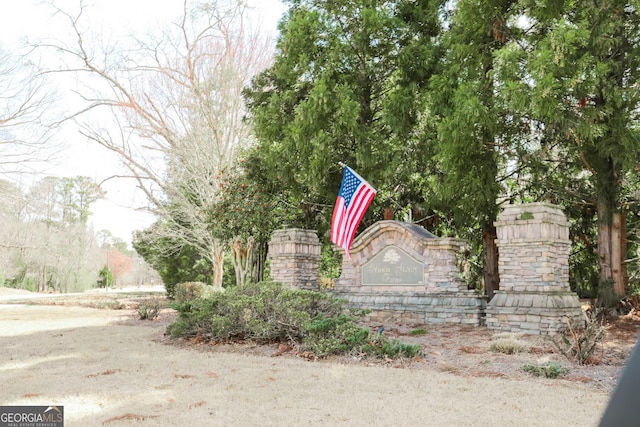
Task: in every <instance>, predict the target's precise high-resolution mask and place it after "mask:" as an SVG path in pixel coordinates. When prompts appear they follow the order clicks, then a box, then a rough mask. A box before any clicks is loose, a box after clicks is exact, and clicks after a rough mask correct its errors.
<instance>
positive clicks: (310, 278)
mask: <svg viewBox="0 0 640 427" xmlns="http://www.w3.org/2000/svg"><path fill="white" fill-rule="evenodd" d="M320 252H321V245H320V240H318V235H317V234H316V232H315V231H313V230H303V229H300V228H290V229H286V230H276V231H274V232H273V235H272V236H271V241H270V242H269V252H268V255H267V258H268V259H269V261H270V262H271V278H272V279H273V280H274V281H276V282H281V283H286V284H289V285H291V286H292V287H296V288H300V289H312V290H317V289H318V287H319V269H320V257H321V255H320Z"/></svg>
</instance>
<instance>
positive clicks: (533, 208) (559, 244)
mask: <svg viewBox="0 0 640 427" xmlns="http://www.w3.org/2000/svg"><path fill="white" fill-rule="evenodd" d="M495 226H496V229H497V236H498V238H497V240H496V243H497V245H498V251H499V262H498V271H499V273H500V290H499V291H497V292H496V294H495V296H494V297H493V299H492V300H491V301H490V302H489V304H488V306H487V310H486V325H487V327H488V328H489V329H498V330H502V331H513V332H515V331H518V332H526V333H533V334H549V333H554V332H558V331H560V330H562V329H563V328H565V327H566V322H567V320H569V321H570V322H573V323H576V322H579V321H581V320H583V319H584V315H583V312H582V308H581V307H580V301H579V300H578V296H577V295H576V294H575V293H573V292H571V290H570V288H569V251H570V249H571V241H570V240H569V225H568V223H567V219H566V217H565V215H564V214H563V212H562V211H561V210H560V209H559V208H558V207H557V206H555V205H552V204H549V203H529V204H523V205H508V206H507V207H505V209H504V211H503V212H502V213H501V214H500V215H499V217H498V221H497V222H496V223H495Z"/></svg>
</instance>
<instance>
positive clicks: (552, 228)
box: [494, 202, 569, 241]
mask: <svg viewBox="0 0 640 427" xmlns="http://www.w3.org/2000/svg"><path fill="white" fill-rule="evenodd" d="M494 225H495V226H496V234H497V236H498V240H502V241H505V240H509V241H518V240H529V239H534V240H535V239H553V240H569V223H568V221H567V217H566V216H565V214H564V212H562V209H561V208H560V207H559V206H557V205H554V204H551V203H545V202H539V203H524V204H520V205H506V206H505V207H504V210H503V211H502V212H501V213H500V215H498V220H497V221H496V222H495V223H494Z"/></svg>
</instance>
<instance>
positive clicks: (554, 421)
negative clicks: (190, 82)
mask: <svg viewBox="0 0 640 427" xmlns="http://www.w3.org/2000/svg"><path fill="white" fill-rule="evenodd" d="M7 294H15V290H6V289H1V288H0V375H1V377H2V379H3V381H2V383H3V384H4V385H3V387H1V388H0V404H2V405H53V404H57V405H61V406H64V412H65V425H66V426H71V427H72V426H105V425H107V426H132V425H145V426H185V425H190V426H200V425H203V426H204V425H207V426H303V425H308V426H329V425H331V426H334V425H341V426H365V425H366V426H389V425H394V426H425V425H430V426H431V425H432V426H474V427H475V426H507V425H508V426H527V427H529V426H545V427H546V426H581V427H584V426H596V425H597V424H598V421H599V418H600V416H601V414H602V412H603V411H604V409H605V407H606V404H607V401H608V399H609V394H610V392H611V391H612V390H613V388H614V387H615V384H616V381H617V379H618V377H619V375H620V373H621V370H622V369H623V366H624V363H625V360H626V358H627V357H628V355H629V354H630V352H631V350H632V348H633V346H634V345H635V342H636V339H637V337H638V333H639V327H640V320H639V319H640V318H639V317H637V316H634V315H630V316H626V317H621V318H618V319H616V320H615V321H613V322H611V323H610V325H609V326H608V333H607V335H606V338H605V340H604V342H603V344H602V345H601V346H600V347H599V348H598V351H597V362H598V364H597V365H588V366H579V365H577V364H575V363H571V362H569V361H568V360H567V359H566V358H564V357H563V356H562V355H560V354H559V352H558V351H557V349H556V348H555V346H554V345H553V344H552V343H551V342H550V341H549V340H548V339H545V338H543V337H539V336H522V337H517V339H518V340H520V341H523V342H525V343H526V344H527V347H528V351H526V352H523V353H518V354H513V355H507V354H503V353H496V352H494V351H491V350H490V343H491V341H492V340H494V339H495V338H496V333H495V331H489V330H487V329H486V328H475V327H460V326H434V325H384V326H385V331H384V333H385V334H386V335H388V336H392V337H398V338H399V339H401V340H402V341H404V342H415V343H419V344H421V346H422V347H423V355H422V356H421V357H418V358H415V359H411V360H386V361H384V360H383V361H371V360H367V359H364V358H362V357H358V356H355V357H340V358H333V359H328V360H312V359H311V360H310V359H308V358H306V357H303V356H304V355H302V354H298V353H297V352H296V351H295V349H289V348H285V347H278V346H276V345H272V346H264V345H252V344H243V345H240V344H236V345H224V346H219V345H218V346H213V345H210V344H207V343H202V342H200V343H199V342H193V341H177V342H176V341H173V340H170V339H169V338H168V337H166V336H165V335H164V331H165V328H166V326H167V324H169V323H170V322H171V321H172V320H173V318H175V313H174V312H173V311H172V310H170V309H166V310H163V311H162V313H161V316H160V317H159V319H157V320H155V321H148V320H146V321H145V320H139V319H138V315H137V310H136V307H137V305H138V303H139V302H140V301H142V300H144V299H147V298H152V296H150V294H143V293H135V292H133V293H119V294H116V293H111V294H106V293H102V294H100V293H93V294H90V295H74V296H64V297H59V296H58V297H53V296H52V297H45V298H42V297H41V298H37V299H32V298H30V295H28V294H25V295H24V299H20V298H22V297H23V296H22V295H12V296H11V298H14V299H8V297H7V296H6V295H7ZM15 298H18V299H15ZM154 298H155V297H154ZM372 326H376V327H377V325H372ZM418 328H423V329H425V330H426V333H424V334H422V335H416V336H414V335H411V331H415V330H416V329H418ZM547 361H553V362H556V363H558V364H560V365H562V366H563V368H566V370H567V371H568V372H567V373H566V375H564V376H563V377H562V378H560V379H547V378H543V377H535V376H532V375H531V374H528V373H526V372H525V371H524V370H523V366H525V365H527V364H542V363H545V362H547Z"/></svg>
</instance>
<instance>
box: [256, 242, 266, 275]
mask: <svg viewBox="0 0 640 427" xmlns="http://www.w3.org/2000/svg"><path fill="white" fill-rule="evenodd" d="M268 248H269V244H268V243H267V242H260V243H258V244H257V245H256V249H255V254H254V258H255V268H254V269H253V281H254V283H260V282H262V281H263V280H264V269H265V265H266V262H267V251H268Z"/></svg>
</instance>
